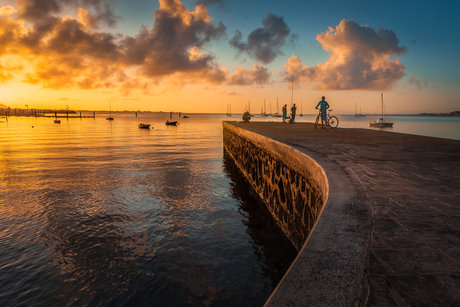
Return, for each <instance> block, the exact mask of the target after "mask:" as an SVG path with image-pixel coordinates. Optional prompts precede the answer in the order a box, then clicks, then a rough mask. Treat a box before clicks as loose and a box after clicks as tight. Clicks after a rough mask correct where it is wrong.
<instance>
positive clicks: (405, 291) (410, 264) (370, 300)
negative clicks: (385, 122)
mask: <svg viewBox="0 0 460 307" xmlns="http://www.w3.org/2000/svg"><path fill="white" fill-rule="evenodd" d="M236 125H237V126H239V127H244V128H245V129H248V130H250V131H253V132H256V133H259V134H262V135H264V136H267V137H270V138H273V139H275V140H278V141H280V142H283V143H286V144H291V145H292V146H295V147H296V148H298V149H300V150H301V149H302V148H304V149H305V150H306V151H313V152H315V153H317V154H318V155H321V156H323V157H326V158H328V159H330V160H331V161H333V162H335V163H337V164H338V165H340V166H341V167H342V168H344V169H345V170H346V171H347V172H348V173H350V174H353V175H355V176H356V177H357V178H358V180H357V182H358V184H359V185H361V186H362V188H363V189H364V191H365V194H366V197H367V199H368V201H369V203H370V207H371V209H370V212H371V213H370V215H371V233H370V239H369V240H370V241H369V244H368V251H367V259H366V265H365V268H364V271H363V272H362V284H363V291H362V296H361V298H360V300H359V305H362V306H460V141H457V140H448V139H440V138H432V137H424V136H415V135H408V134H401V133H394V132H386V131H376V130H367V129H341V128H337V129H314V125H313V124H310V123H298V124H284V123H266V122H260V123H258V122H251V123H249V124H242V123H241V124H236ZM355 184H356V183H355ZM326 206H327V205H326ZM313 236H314V234H313ZM311 286H312V285H309V287H311ZM311 291H314V289H313V290H311ZM331 291H334V290H333V289H331ZM293 305H296V304H293Z"/></svg>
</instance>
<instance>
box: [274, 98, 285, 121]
mask: <svg viewBox="0 0 460 307" xmlns="http://www.w3.org/2000/svg"><path fill="white" fill-rule="evenodd" d="M279 109H280V107H279V104H278V97H276V112H275V114H273V115H272V117H283V115H281V114H278V110H279Z"/></svg>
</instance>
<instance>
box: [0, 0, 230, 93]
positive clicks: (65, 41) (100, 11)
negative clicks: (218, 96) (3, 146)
mask: <svg viewBox="0 0 460 307" xmlns="http://www.w3.org/2000/svg"><path fill="white" fill-rule="evenodd" d="M159 2H160V7H159V9H158V10H157V11H156V12H155V21H154V24H153V27H152V28H151V29H148V28H147V27H145V26H144V27H142V28H141V29H140V31H139V33H138V35H136V36H134V37H131V36H123V35H121V34H111V33H108V32H103V31H97V29H99V24H100V23H106V24H113V23H114V22H115V21H116V16H114V14H113V11H112V8H111V5H112V1H108V0H94V1H93V0H77V1H71V0H64V1H59V0H18V1H17V4H16V7H13V6H4V7H1V8H0V57H3V56H9V55H18V56H21V57H22V61H23V62H28V64H29V65H28V67H30V68H29V69H28V71H27V72H24V74H23V82H26V83H31V84H41V85H42V86H43V87H45V88H53V89H59V88H71V87H78V88H80V89H95V88H101V87H113V86H115V85H117V84H118V85H119V86H121V87H122V88H124V89H125V90H127V88H126V86H125V85H126V82H125V79H126V78H127V74H129V75H130V77H132V78H138V79H139V80H140V79H142V78H144V79H149V80H152V81H153V82H155V80H166V79H169V80H171V82H174V83H175V84H186V83H196V82H205V83H211V84H220V83H222V82H224V81H225V80H226V78H227V75H228V71H226V70H225V69H223V68H220V67H219V65H218V64H217V63H216V62H215V58H214V56H213V55H212V54H208V53H205V52H203V49H204V47H205V46H206V44H208V43H209V42H210V41H212V40H218V39H220V38H222V37H225V36H226V28H225V26H224V25H223V24H222V23H221V22H219V23H218V24H217V25H214V24H213V20H212V18H211V17H210V15H209V13H208V10H207V8H206V7H205V6H204V5H201V4H200V5H197V6H196V7H195V9H194V10H193V11H189V10H188V9H187V8H186V7H185V6H184V5H183V4H182V3H181V2H180V1H179V0H160V1H159ZM69 9H74V13H75V14H74V16H71V15H66V16H61V15H62V13H63V12H64V11H65V12H66V13H70V11H69ZM60 14H61V15H60ZM23 20H26V21H27V23H24V22H23ZM25 24H26V25H27V27H26V26H25ZM11 78H12V75H11V74H3V75H2V80H4V81H7V80H11ZM136 84H137V83H136ZM138 84H139V87H140V88H141V89H142V87H143V85H142V84H145V82H141V81H139V83H138ZM131 88H132V86H131ZM125 92H126V91H125Z"/></svg>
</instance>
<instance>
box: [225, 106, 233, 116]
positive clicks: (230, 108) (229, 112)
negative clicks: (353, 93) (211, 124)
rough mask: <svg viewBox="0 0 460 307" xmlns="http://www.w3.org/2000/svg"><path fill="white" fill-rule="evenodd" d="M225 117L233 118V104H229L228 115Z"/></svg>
mask: <svg viewBox="0 0 460 307" xmlns="http://www.w3.org/2000/svg"><path fill="white" fill-rule="evenodd" d="M225 115H227V116H232V105H231V104H227V114H225Z"/></svg>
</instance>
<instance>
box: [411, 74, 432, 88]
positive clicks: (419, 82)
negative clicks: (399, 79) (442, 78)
mask: <svg viewBox="0 0 460 307" xmlns="http://www.w3.org/2000/svg"><path fill="white" fill-rule="evenodd" d="M409 83H410V84H413V85H415V86H416V87H417V88H418V89H419V90H422V89H424V88H427V87H428V80H427V79H426V78H424V79H420V78H419V77H417V75H416V74H414V75H413V76H412V77H410V79H409Z"/></svg>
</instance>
